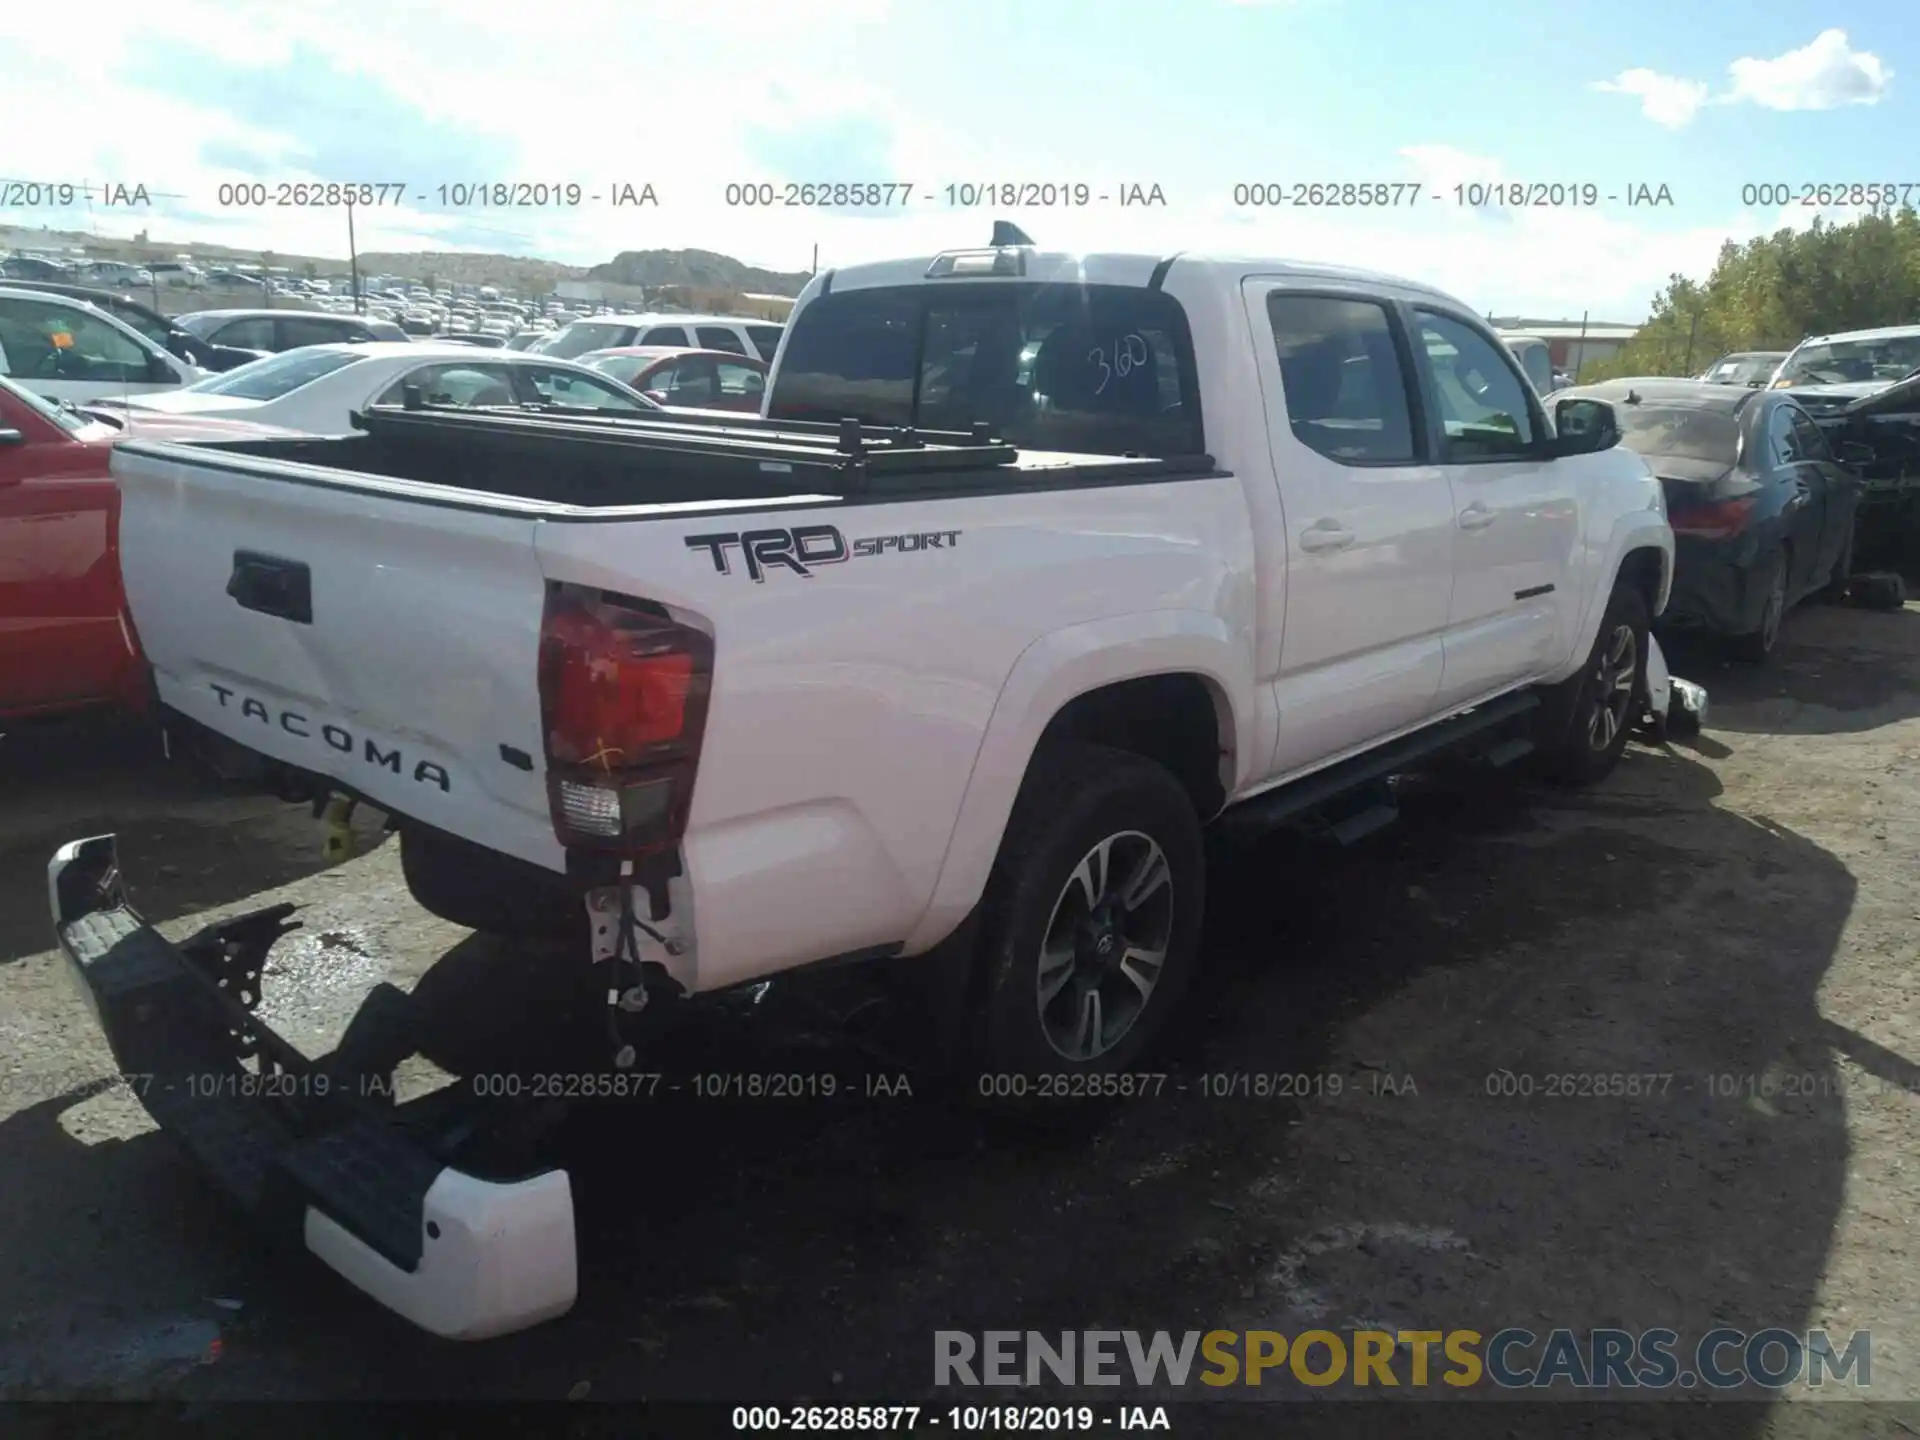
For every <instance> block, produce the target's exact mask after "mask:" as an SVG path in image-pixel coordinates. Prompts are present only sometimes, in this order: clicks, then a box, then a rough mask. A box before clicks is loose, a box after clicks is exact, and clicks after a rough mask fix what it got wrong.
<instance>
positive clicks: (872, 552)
mask: <svg viewBox="0 0 1920 1440" xmlns="http://www.w3.org/2000/svg"><path fill="white" fill-rule="evenodd" d="M959 543H960V532H959V531H958V530H922V531H919V532H917V533H914V534H908V535H866V536H862V537H861V538H860V539H858V540H848V539H847V538H846V536H844V535H842V534H841V533H840V531H839V528H838V527H837V526H833V525H796V526H794V527H793V528H792V529H791V530H746V531H739V530H735V531H729V532H727V533H726V534H722V535H689V536H687V548H688V549H689V550H704V551H706V552H707V554H709V555H711V556H712V557H713V568H714V569H715V570H717V571H718V572H719V573H720V574H722V575H731V574H732V573H733V555H732V552H734V551H736V550H737V551H738V552H739V553H740V558H741V560H742V562H743V563H744V565H745V568H746V572H747V578H748V579H749V580H752V581H753V582H754V584H756V585H764V584H765V583H766V579H767V572H768V571H769V570H772V569H774V568H776V567H778V568H781V569H785V570H791V571H792V572H793V573H794V574H796V575H799V576H802V577H804V578H809V579H810V578H811V577H812V575H813V572H814V571H815V570H817V569H818V568H819V567H820V566H822V565H839V564H843V563H844V562H846V561H848V560H866V559H871V558H872V557H873V556H876V555H885V554H886V553H887V552H888V551H897V552H899V553H900V554H903V555H910V554H913V553H914V552H916V551H920V550H951V549H953V548H954V547H955V546H956V545H958V544H959Z"/></svg>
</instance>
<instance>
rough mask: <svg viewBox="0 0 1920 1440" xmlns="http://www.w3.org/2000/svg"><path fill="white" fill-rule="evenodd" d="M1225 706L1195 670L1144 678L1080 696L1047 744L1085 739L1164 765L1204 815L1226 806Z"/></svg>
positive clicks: (1051, 728) (1053, 724) (1056, 722)
mask: <svg viewBox="0 0 1920 1440" xmlns="http://www.w3.org/2000/svg"><path fill="white" fill-rule="evenodd" d="M1225 717H1226V707H1225V704H1224V702H1223V701H1222V700H1221V699H1220V698H1219V697H1218V696H1217V695H1216V693H1215V691H1214V688H1213V686H1211V685H1210V684H1209V683H1208V682H1207V681H1206V680H1204V679H1202V678H1201V677H1200V676H1198V675H1194V674H1177V675H1143V676H1140V677H1139V678H1137V679H1133V680H1119V681H1116V682H1114V683H1113V684H1111V685H1102V686H1101V687H1100V688H1099V689H1097V690H1089V691H1087V693H1086V694H1084V695H1077V696H1075V697H1074V698H1073V699H1072V700H1070V701H1068V702H1067V704H1066V705H1065V706H1064V707H1063V708H1062V709H1061V711H1060V713H1059V714H1057V715H1055V716H1054V717H1053V719H1052V721H1050V722H1049V723H1048V725H1047V728H1046V731H1045V732H1044V733H1043V734H1042V735H1041V737H1040V746H1041V747H1045V746H1047V745H1049V744H1052V743H1055V742H1058V741H1066V740H1079V741H1085V742H1088V743H1091V744H1096V745H1111V746H1113V747H1114V748H1115V749H1116V750H1129V751H1132V752H1133V753H1134V754H1135V755H1140V756H1144V757H1145V758H1146V759H1148V760H1152V761H1154V762H1156V763H1157V764H1160V765H1164V766H1165V767H1166V768H1167V769H1168V770H1169V771H1171V772H1172V774H1173V776H1174V778H1175V779H1177V780H1179V782H1180V783H1181V785H1183V786H1184V787H1185V788H1186V791H1187V794H1188V795H1189V796H1190V797H1191V798H1192V800H1193V808H1194V810H1195V811H1197V812H1198V814H1199V816H1200V818H1201V819H1202V820H1207V819H1211V818H1212V817H1213V816H1214V815H1215V814H1217V813H1218V812H1219V810H1220V807H1221V806H1223V805H1224V804H1226V800H1227V790H1226V785H1225V783H1224V782H1223V781H1222V779H1221V775H1220V771H1221V762H1222V760H1223V759H1224V758H1225V757H1226V756H1228V755H1230V754H1231V753H1232V742H1231V733H1232V732H1231V730H1230V728H1229V726H1228V725H1227V724H1226V723H1223V722H1224V720H1225Z"/></svg>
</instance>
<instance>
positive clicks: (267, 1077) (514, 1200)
mask: <svg viewBox="0 0 1920 1440" xmlns="http://www.w3.org/2000/svg"><path fill="white" fill-rule="evenodd" d="M47 888H48V898H49V902H50V905H51V908H52V911H53V922H54V930H55V933H56V935H57V937H58V939H59V944H60V949H61V951H62V953H63V954H64V955H65V956H66V958H67V961H68V966H69V969H70V971H71V973H72V975H73V977H74V979H75V980H76V981H77V982H78V984H79V987H80V990H81V993H82V996H83V997H84V998H85V1000H86V1001H87V1004H88V1005H89V1006H90V1007H91V1009H92V1010H93V1013H94V1016H95V1018H96V1019H97V1020H98V1021H99V1024H100V1028H101V1030H102V1031H103V1032H104V1033H105V1035H106V1038H107V1043H108V1044H109V1045H110V1046H111V1047H112V1050H113V1054H114V1058H115V1060H116V1061H117V1062H118V1065H119V1068H120V1072H121V1073H122V1074H123V1075H125V1076H128V1077H129V1080H128V1083H129V1085H130V1086H131V1087H132V1088H133V1090H134V1093H135V1094H136V1096H137V1097H138V1098H139V1100H140V1102H141V1103H142V1104H143V1105H144V1106H145V1107H146V1110H147V1113H148V1114H149V1115H151V1116H152V1117H153V1119H154V1121H155V1123H156V1124H158V1125H159V1126H160V1128H161V1129H162V1130H164V1131H166V1132H167V1133H168V1134H170V1135H172V1136H173V1137H174V1138H175V1140H177V1141H178V1142H179V1143H180V1145H181V1146H182V1147H183V1148H184V1149H185V1150H186V1151H187V1153H188V1154H189V1155H190V1156H192V1157H193V1159H194V1160H195V1161H196V1162H197V1163H198V1164H199V1165H200V1167H201V1168H202V1169H203V1170H204V1171H205V1172H206V1174H207V1176H208V1178H209V1179H211V1180H212V1181H213V1183H214V1185H215V1186H216V1187H217V1188H218V1189H219V1190H221V1191H222V1192H223V1193H224V1194H225V1195H226V1196H227V1197H228V1198H229V1199H230V1200H232V1201H233V1202H234V1203H235V1204H236V1205H238V1207H239V1208H240V1209H241V1210H243V1211H244V1212H246V1213H247V1214H248V1215H250V1216H252V1217H253V1218H255V1219H256V1220H258V1221H259V1222H260V1223H261V1224H262V1225H263V1226H265V1227H266V1228H268V1229H270V1230H277V1231H278V1232H280V1233H281V1234H283V1235H289V1236H291V1235H296V1234H297V1235H299V1236H300V1237H301V1238H302V1239H303V1240H304V1242H305V1244H306V1247H307V1248H308V1249H309V1250H311V1251H312V1252H313V1253H314V1254H316V1255H318V1256H319V1257H320V1258H321V1259H322V1260H323V1261H325V1262H326V1263H327V1264H328V1265H330V1266H332V1267H333V1268H334V1269H335V1270H337V1271H339V1272H340V1274H342V1275H344V1276H345V1277H346V1278H347V1279H348V1280H350V1281H351V1282H352V1283H353V1284H355V1285H356V1286H358V1287H359V1288H360V1289H362V1290H364V1291H366V1292H367V1294H369V1295H371V1296H372V1297H373V1298H374V1299H376V1300H378V1301H379V1302H380V1303H381V1304H383V1305H385V1306H386V1307H387V1308H388V1309H390V1310H393V1311H395V1312H396V1313H398V1314H400V1315H402V1316H404V1317H406V1318H407V1319H408V1320H411V1321H412V1322H413V1323H414V1324H416V1325H418V1326H420V1327H421V1328H422V1329H425V1330H428V1331H431V1332H432V1333H434V1334H436V1335H441V1336H444V1337H446V1338H449V1339H458V1340H480V1339H486V1338H488V1337H490V1336H494V1335H503V1334H507V1333H510V1332H512V1331H515V1330H522V1329H525V1328H526V1327H528V1326H530V1325H536V1324H538V1323H540V1322H541V1321H543V1320H549V1319H552V1318H554V1317H555V1316H558V1315H563V1314H565V1313H566V1312H567V1311H568V1310H570V1309H571V1308H572V1307H573V1302H574V1299H575V1297H576V1295H577V1293H578V1288H579V1276H578V1262H577V1257H576V1252H575V1245H574V1225H573V1195H572V1189H571V1186H570V1184H569V1182H568V1178H567V1174H566V1172H565V1171H564V1170H547V1171H544V1172H542V1173H539V1174H535V1175H532V1176H529V1177H527V1178H525V1179H520V1180H515V1181H509V1182H499V1181H493V1180H487V1179H482V1178H480V1177H477V1176H474V1175H469V1174H466V1173H464V1172H462V1171H460V1170H457V1169H455V1168H453V1167H452V1166H450V1165H447V1164H445V1163H444V1162H443V1161H442V1160H441V1159H440V1158H439V1157H438V1156H437V1155H436V1154H435V1153H434V1148H433V1146H432V1145H431V1143H430V1142H429V1141H428V1140H427V1139H426V1138H425V1137H423V1136H421V1135H420V1134H418V1133H416V1132H413V1131H411V1130H409V1128H408V1127H407V1126H406V1125H405V1124H404V1123H403V1122H402V1121H401V1119H400V1117H399V1114H398V1112H396V1111H395V1110H393V1109H392V1108H391V1107H390V1106H386V1105H382V1104H379V1103H376V1102H370V1101H368V1100H365V1099H363V1098H361V1097H360V1096H359V1094H358V1093H357V1088H356V1086H355V1084H354V1082H353V1080H352V1078H350V1077H349V1076H347V1075H346V1074H344V1073H335V1070H334V1069H332V1068H329V1067H328V1066H327V1065H326V1063H325V1062H315V1061H310V1060H308V1059H307V1058H306V1057H305V1056H303V1055H302V1054H301V1053H300V1052H299V1051H298V1050H297V1049H295V1048H294V1047H293V1046H292V1045H290V1044H288V1043H287V1042H286V1041H285V1040H284V1039H282V1038H281V1037H280V1036H279V1035H276V1034H275V1033H274V1032H273V1031H272V1030H270V1029H268V1028H267V1027H266V1026H265V1025H263V1024H262V1023H260V1021H259V1019H258V1017H257V1016H255V1015H254V1013H253V1011H254V1007H255V1006H257V1005H258V1004H259V1000H260V980H261V973H262V970H263V969H264V967H265V962H266V956H267V951H268V949H269V948H270V947H271V946H272V944H273V942H274V941H275V940H277V939H279V938H280V936H282V935H284V934H286V933H287V932H288V931H290V930H293V929H297V928H298V922H296V921H291V920H289V918H288V917H289V916H290V915H291V914H292V912H293V908H294V907H292V906H291V905H280V906H274V907H272V908H271V909H268V910H262V911H256V912H254V913H253V914H251V915H244V916H241V917H240V918H238V919H236V920H231V921H227V922H224V923H222V924H217V925H213V926H210V927H208V928H207V929H206V930H203V931H201V932H200V933H199V934H198V935H196V936H194V937H193V938H192V939H190V940H188V941H185V942H184V943H183V944H181V945H175V944H173V943H172V942H171V941H169V940H167V939H166V938H165V937H164V936H162V935H161V934H160V932H159V931H157V930H155V929H153V928H152V927H151V926H150V925H148V924H147V923H146V922H145V921H143V920H142V919H141V918H140V917H139V915H138V914H136V913H135V912H134V910H133V909H132V908H131V907H130V906H129V905H128V904H127V900H126V894H125V890H124V887H123V886H122V884H121V880H120V867H119V861H118V859H117V856H116V854H115V848H114V838H113V836H111V835H101V836H96V837H94V838H92V839H88V840H76V841H73V842H72V843H70V844H67V845H63V846H61V847H60V850H59V851H58V853H56V854H55V855H54V857H53V859H52V861H51V862H50V863H49V864H48V866H47Z"/></svg>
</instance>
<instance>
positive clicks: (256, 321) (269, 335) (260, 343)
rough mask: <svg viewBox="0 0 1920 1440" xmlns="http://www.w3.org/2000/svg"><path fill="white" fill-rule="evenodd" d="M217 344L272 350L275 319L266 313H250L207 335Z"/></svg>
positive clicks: (242, 348)
mask: <svg viewBox="0 0 1920 1440" xmlns="http://www.w3.org/2000/svg"><path fill="white" fill-rule="evenodd" d="M207 338H208V339H210V340H212V341H213V343H214V344H216V345H232V346H235V347H237V348H238V349H241V350H272V349H274V348H276V347H275V345H274V341H273V321H272V320H270V319H268V318H267V317H266V316H265V315H250V316H248V317H247V318H246V319H244V320H234V321H231V322H229V323H228V324H225V325H222V326H221V327H220V328H219V329H218V330H216V331H214V332H213V334H212V335H210V336H208V337H207Z"/></svg>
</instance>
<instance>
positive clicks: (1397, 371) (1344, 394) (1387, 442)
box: [1267, 290, 1415, 465]
mask: <svg viewBox="0 0 1920 1440" xmlns="http://www.w3.org/2000/svg"><path fill="white" fill-rule="evenodd" d="M1267 319H1268V321H1269V322H1270V323H1271V324H1272V326H1273V344H1274V349H1275V351H1276V352H1277V354H1278V357H1279V361H1280V384H1281V388H1282V389H1283V390H1284V391H1285V392H1286V397H1287V422H1288V424H1289V425H1290V426H1291V428H1292V430H1293V434H1294V438H1295V439H1297V440H1299V441H1300V443H1301V444H1302V445H1305V446H1306V447H1307V448H1308V449H1310V450H1316V451H1318V452H1319V453H1320V454H1322V455H1324V456H1326V457H1327V458H1328V459H1329V460H1338V461H1340V462H1342V463H1343V464H1375V465H1380V464H1394V463H1400V464H1410V463H1412V461H1413V459H1414V453H1415V452H1414V443H1413V408H1412V405H1411V404H1410V402H1409V400H1408V395H1409V385H1408V376H1407V371H1406V367H1405V366H1404V365H1403V364H1402V363H1401V358H1400V349H1399V347H1398V346H1397V345H1396V344H1395V343H1394V338H1393V327H1392V325H1391V323H1390V322H1389V321H1388V318H1387V307H1386V306H1384V305H1381V304H1379V303H1377V302H1376V301H1372V300H1349V299H1344V298H1340V297H1336V296H1322V295H1289V294H1288V293H1286V292H1285V291H1284V290H1275V291H1273V292H1271V293H1270V294H1269V295H1268V296H1267Z"/></svg>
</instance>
